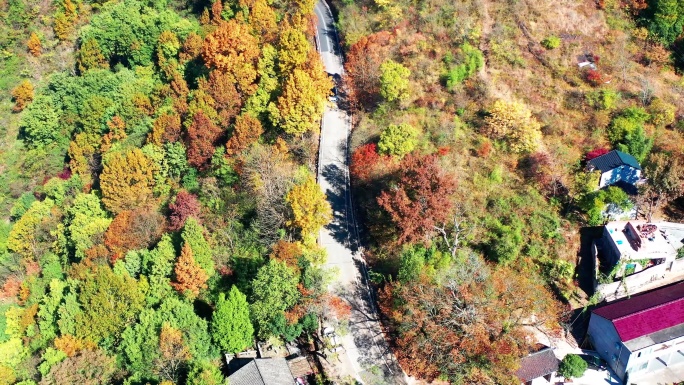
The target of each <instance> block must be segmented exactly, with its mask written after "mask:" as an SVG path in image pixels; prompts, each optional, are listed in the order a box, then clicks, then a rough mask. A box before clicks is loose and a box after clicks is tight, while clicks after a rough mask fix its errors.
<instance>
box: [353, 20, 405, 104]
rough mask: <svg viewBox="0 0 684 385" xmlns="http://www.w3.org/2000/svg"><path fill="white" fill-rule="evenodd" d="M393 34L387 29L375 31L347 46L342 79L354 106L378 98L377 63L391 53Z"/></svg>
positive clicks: (378, 73) (377, 99)
mask: <svg viewBox="0 0 684 385" xmlns="http://www.w3.org/2000/svg"><path fill="white" fill-rule="evenodd" d="M393 37H394V36H393V35H392V34H391V33H390V32H387V31H382V32H377V33H374V34H372V35H369V36H364V37H362V38H361V39H359V41H357V42H356V43H355V44H354V45H352V46H351V48H350V49H349V53H348V54H347V63H346V66H345V67H346V68H345V69H346V74H347V75H346V76H345V78H344V81H345V85H346V87H347V91H348V92H349V99H350V102H351V103H352V105H354V106H355V107H361V106H363V107H369V106H372V105H374V104H375V103H377V102H378V101H379V100H380V65H381V64H382V63H383V62H384V61H385V60H386V59H388V58H389V57H390V50H391V45H392V42H393Z"/></svg>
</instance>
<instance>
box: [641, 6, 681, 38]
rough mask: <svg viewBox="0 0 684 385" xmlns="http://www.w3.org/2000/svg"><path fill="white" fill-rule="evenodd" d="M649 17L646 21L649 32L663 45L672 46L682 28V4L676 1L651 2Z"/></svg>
mask: <svg viewBox="0 0 684 385" xmlns="http://www.w3.org/2000/svg"><path fill="white" fill-rule="evenodd" d="M648 13H649V14H650V15H649V16H650V17H648V18H647V19H646V25H647V27H648V30H649V32H651V34H653V35H654V36H655V37H657V38H658V39H659V40H660V41H661V42H662V43H663V44H665V45H670V44H672V43H673V42H674V41H675V40H676V39H677V38H678V37H679V36H680V35H681V34H682V28H684V4H682V2H681V1H678V0H653V1H651V2H649V12H648Z"/></svg>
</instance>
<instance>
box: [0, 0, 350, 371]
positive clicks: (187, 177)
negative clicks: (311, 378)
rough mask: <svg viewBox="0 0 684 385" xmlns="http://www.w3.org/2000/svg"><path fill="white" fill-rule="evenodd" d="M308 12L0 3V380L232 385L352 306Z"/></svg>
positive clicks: (268, 5) (298, 7)
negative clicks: (229, 358) (335, 309)
mask: <svg viewBox="0 0 684 385" xmlns="http://www.w3.org/2000/svg"><path fill="white" fill-rule="evenodd" d="M313 5H314V3H313V2H312V1H275V2H272V1H266V0H246V1H242V0H241V1H239V2H238V1H236V2H226V3H222V2H221V1H220V0H219V1H217V2H215V3H213V4H210V3H203V2H187V3H186V2H166V1H156V2H148V1H139V0H122V1H109V2H98V1H93V2H90V1H78V0H73V1H72V0H63V1H62V0H58V1H55V2H54V3H53V2H36V1H32V0H10V1H5V2H2V3H1V4H0V11H1V12H2V14H1V15H2V16H1V17H0V18H1V19H2V20H3V25H2V31H1V33H0V35H1V36H2V37H1V38H0V48H1V49H0V52H1V55H2V58H1V62H0V68H1V71H2V73H1V74H0V78H1V79H2V80H1V83H0V91H1V92H2V93H1V94H0V101H1V103H2V107H1V108H2V110H1V112H0V116H1V119H2V120H1V121H2V130H3V131H2V134H3V135H2V142H1V143H0V145H1V152H0V157H1V166H0V167H2V176H1V179H2V182H1V183H0V185H1V187H0V208H1V213H2V217H3V219H2V221H0V228H1V231H0V277H1V278H0V280H1V281H2V302H0V313H1V316H0V321H1V322H0V383H2V384H13V383H21V384H36V383H40V384H67V383H68V384H77V383H86V384H104V383H121V384H124V383H125V384H146V383H150V384H156V383H164V384H172V383H174V384H222V383H224V373H221V368H222V364H221V362H222V359H221V358H222V356H221V354H222V353H236V352H240V351H242V350H244V349H246V348H252V347H253V346H254V338H255V337H258V338H259V339H261V340H267V339H269V338H276V339H280V340H283V341H291V340H293V339H295V338H297V337H299V336H300V335H302V336H306V335H307V334H310V333H311V332H312V331H314V330H316V329H317V328H318V317H319V316H320V315H321V314H322V312H323V308H324V307H325V306H326V304H327V303H328V302H330V301H333V302H334V303H339V299H337V298H334V297H331V296H329V295H326V291H325V287H326V282H328V277H329V273H327V272H325V271H323V269H322V264H323V262H324V261H325V258H326V256H325V252H324V250H322V249H321V248H319V246H317V244H316V233H317V230H318V228H319V227H320V226H322V225H324V224H326V223H327V222H328V221H329V220H330V206H329V205H328V204H327V202H326V201H325V196H324V194H323V193H322V192H321V191H320V188H319V187H318V185H317V184H316V182H315V179H314V176H313V175H314V172H315V154H316V149H317V139H318V127H319V126H318V122H319V119H320V116H321V113H322V111H323V107H324V103H325V101H326V100H327V95H328V93H329V91H330V88H331V81H330V80H329V79H328V76H327V75H326V73H325V71H324V70H323V68H322V64H321V61H320V58H319V56H318V54H317V52H316V50H315V46H314V45H313V41H314V39H313V31H314V30H313V25H314V24H313V23H314V21H315V19H314V18H313ZM335 301H337V302H335Z"/></svg>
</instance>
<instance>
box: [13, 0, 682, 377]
mask: <svg viewBox="0 0 684 385" xmlns="http://www.w3.org/2000/svg"><path fill="white" fill-rule="evenodd" d="M314 4H315V3H314V1H313V0H292V1H287V0H229V1H222V0H216V1H215V2H214V3H210V2H209V1H190V2H184V1H180V0H168V1H166V0H158V1H142V0H111V1H89V0H54V1H44V2H39V1H35V0H3V1H0V20H2V24H1V25H0V130H1V131H0V133H1V135H0V138H1V140H0V170H1V173H0V217H1V218H0V283H1V290H0V384H22V385H29V384H67V383H68V384H71V383H74V384H77V383H85V384H104V383H113V384H131V385H134V384H165V385H169V384H179V385H181V384H193V385H199V384H203V385H211V384H223V383H225V376H226V374H227V371H226V368H225V359H224V358H223V357H222V355H223V354H224V353H237V352H240V351H243V350H245V349H249V348H253V347H254V342H255V340H260V341H269V342H270V343H271V344H273V345H276V346H277V345H282V343H283V342H286V341H293V340H297V339H299V341H300V342H303V343H305V344H307V345H308V344H311V345H313V342H311V341H313V340H314V339H316V340H318V339H319V338H318V337H317V338H313V336H314V335H316V334H317V333H319V332H320V329H321V325H322V324H321V320H323V319H328V320H330V319H338V320H342V321H344V320H346V319H347V318H348V316H349V313H350V305H349V304H348V303H347V302H345V300H343V299H341V298H340V297H336V296H335V295H332V294H330V293H329V292H328V286H329V283H330V282H332V279H333V277H334V275H335V271H331V270H326V269H324V264H325V261H326V251H325V249H324V248H323V247H322V246H321V245H319V244H318V243H317V236H318V230H319V229H320V228H321V227H322V226H325V225H326V224H328V223H329V222H330V221H331V220H333V213H332V210H331V206H330V204H329V203H328V201H326V196H325V194H324V193H323V192H322V191H321V189H320V186H319V185H318V184H317V182H316V178H315V175H316V169H317V153H318V146H319V144H318V141H319V132H320V130H319V128H320V120H321V116H322V114H323V112H324V110H325V108H326V107H325V106H326V103H329V106H331V107H333V106H336V107H342V108H347V107H348V108H349V109H350V110H351V111H352V113H353V131H352V137H351V144H352V153H351V154H350V174H351V182H352V186H353V202H354V204H355V205H356V211H355V212H356V213H357V214H358V216H359V218H360V219H359V222H360V228H361V235H362V238H363V239H362V246H363V249H362V250H363V257H364V258H365V260H366V261H367V262H368V263H369V265H370V267H371V271H370V278H371V280H372V282H371V284H372V285H371V287H372V289H373V290H375V291H376V292H377V293H378V296H377V298H378V301H379V309H380V312H381V315H382V321H383V322H384V324H385V326H386V330H387V338H388V340H389V342H390V345H391V346H392V348H393V351H394V353H395V355H396V357H397V358H398V359H399V362H400V364H401V366H402V368H403V369H404V371H405V372H406V373H407V374H409V375H411V376H413V377H414V378H417V379H421V380H427V381H433V380H444V381H448V382H451V383H455V384H518V383H519V380H518V379H517V378H516V377H515V371H516V370H517V368H518V367H519V360H520V358H521V357H523V356H525V355H526V354H527V353H528V352H530V349H531V348H532V346H533V345H534V344H535V342H536V341H535V340H534V338H533V337H532V332H533V331H535V330H536V331H539V332H541V333H542V334H546V335H549V336H558V337H560V336H563V335H564V330H563V329H564V327H566V326H567V325H566V321H567V315H568V311H569V310H570V309H571V308H582V306H584V305H585V304H587V303H590V302H591V300H592V299H591V298H588V295H587V293H585V292H584V291H582V290H580V288H579V282H578V280H579V278H580V277H578V275H577V273H576V263H577V257H578V253H579V252H580V238H581V237H580V231H581V230H580V229H581V228H582V227H585V226H597V225H601V224H603V223H604V222H606V221H608V220H610V219H612V218H613V217H615V215H618V214H619V213H626V212H630V210H632V209H633V208H637V214H638V215H641V216H646V217H648V218H651V217H663V216H667V217H668V218H669V219H670V220H681V219H682V216H681V212H682V211H681V207H680V205H681V199H678V198H680V197H681V196H682V195H683V194H684V189H683V183H682V181H683V179H682V178H684V169H682V162H684V147H683V146H682V143H683V142H682V133H683V132H684V119H681V116H682V115H681V114H682V113H683V112H684V103H683V102H682V100H684V99H683V98H682V96H684V81H683V80H682V77H681V71H684V56H682V55H683V53H682V52H683V51H682V49H684V44H683V42H684V38H683V37H682V28H683V27H684V5H682V4H681V2H680V1H677V0H650V1H646V0H624V1H619V0H599V1H598V2H595V1H590V0H587V1H571V0H560V1H549V0H541V1H531V0H517V1H516V0H511V1H489V0H464V1H452V2H448V1H443V0H416V1H405V0H398V1H389V0H334V1H332V3H331V6H332V8H333V11H334V13H335V16H336V18H337V25H338V27H339V34H340V37H341V43H342V48H343V51H344V52H343V53H344V56H345V74H344V76H343V77H342V80H341V84H338V85H337V89H338V90H337V91H338V96H339V103H337V102H335V103H333V102H328V96H329V94H330V90H331V88H332V87H333V80H332V79H331V78H330V77H329V76H328V75H327V74H326V72H325V71H324V69H323V65H322V62H321V58H320V56H319V54H318V53H317V52H316V47H315V44H314V42H315V41H316V39H315V37H314V31H315V28H316V27H315V26H316V16H315V15H314ZM328 33H331V34H332V31H328ZM332 100H333V101H335V100H336V99H335V98H333V99H332ZM613 149H617V150H620V151H622V152H625V153H627V154H630V155H632V156H634V158H635V159H636V160H637V161H638V162H640V163H641V165H642V167H643V171H644V175H645V177H646V178H647V179H648V182H647V183H645V184H643V185H642V186H640V187H639V190H638V191H637V192H634V191H630V192H629V193H628V191H625V190H623V189H620V188H618V187H609V188H606V189H601V190H598V189H597V188H598V176H597V175H596V174H595V173H590V172H587V171H586V169H585V166H586V162H587V160H590V159H592V158H595V157H597V156H600V155H602V154H605V153H607V152H608V151H609V150H613ZM340 162H342V160H340ZM342 163H343V162H342ZM630 194H631V195H630ZM616 213H617V214H616ZM347 225H349V223H347ZM352 225H353V223H352ZM682 255H684V253H683V254H682ZM364 295H365V294H364ZM371 298H372V296H371ZM339 325H344V322H342V323H340V324H339ZM345 354H346V353H345ZM330 361H334V360H333V359H332V357H331V360H330ZM340 362H341V361H340ZM365 369H368V368H365ZM376 369H377V368H376ZM368 370H369V371H372V370H371V369H368ZM324 378H325V375H324V373H322V374H321V376H319V377H318V378H317V379H318V381H319V382H321V383H324ZM336 380H338V381H340V379H336ZM343 380H345V381H346V380H349V378H345V379H343ZM340 383H341V382H340Z"/></svg>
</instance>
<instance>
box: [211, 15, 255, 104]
mask: <svg viewBox="0 0 684 385" xmlns="http://www.w3.org/2000/svg"><path fill="white" fill-rule="evenodd" d="M250 32H251V31H250V27H249V25H247V24H245V23H241V22H239V21H237V20H236V19H231V20H229V21H221V23H220V24H219V26H218V28H216V30H214V32H212V33H210V34H209V35H208V36H207V37H206V38H205V39H204V47H203V48H204V49H203V55H202V57H203V58H204V62H205V63H206V65H207V66H208V67H209V68H214V69H217V70H219V71H222V72H226V73H230V74H232V75H233V77H234V78H235V81H236V83H237V85H238V89H239V91H240V92H241V93H242V94H243V95H251V94H253V93H254V92H255V91H256V84H255V80H256V78H257V61H258V59H259V53H260V49H259V45H258V40H257V39H256V38H255V37H254V36H253V35H252V34H251V33H250Z"/></svg>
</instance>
